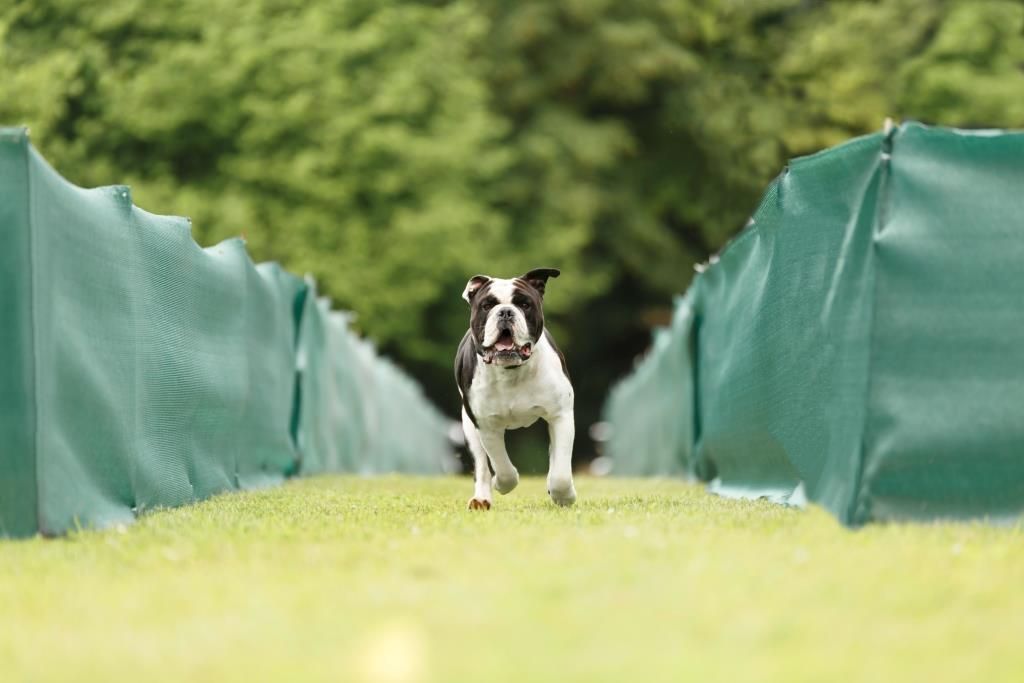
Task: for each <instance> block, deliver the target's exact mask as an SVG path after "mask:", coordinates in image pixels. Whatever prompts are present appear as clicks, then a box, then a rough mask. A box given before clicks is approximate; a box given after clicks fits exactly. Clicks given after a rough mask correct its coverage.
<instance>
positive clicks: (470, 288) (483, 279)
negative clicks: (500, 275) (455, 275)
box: [462, 275, 491, 304]
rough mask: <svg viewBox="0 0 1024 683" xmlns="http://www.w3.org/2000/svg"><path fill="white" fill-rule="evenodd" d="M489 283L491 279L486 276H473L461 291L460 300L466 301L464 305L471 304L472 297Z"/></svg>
mask: <svg viewBox="0 0 1024 683" xmlns="http://www.w3.org/2000/svg"><path fill="white" fill-rule="evenodd" d="M490 281H491V278H489V277H487V276H486V275H474V276H473V277H471V278H469V282H467V283H466V288H465V289H464V290H462V298H463V299H465V300H466V303H468V304H471V303H473V297H474V296H476V293H477V292H479V291H480V288H481V287H483V286H484V285H486V284H487V283H488V282H490Z"/></svg>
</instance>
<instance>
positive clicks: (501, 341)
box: [480, 324, 533, 365]
mask: <svg viewBox="0 0 1024 683" xmlns="http://www.w3.org/2000/svg"><path fill="white" fill-rule="evenodd" d="M532 354H533V344H531V343H530V342H527V343H526V344H523V345H521V346H520V345H519V344H516V340H515V335H513V334H512V327H511V325H508V324H504V325H500V326H499V332H498V338H497V339H496V340H495V341H494V344H492V345H491V346H486V347H484V348H483V350H482V351H481V354H480V355H481V356H482V358H483V361H484V362H485V363H494V364H496V365H519V364H521V363H525V362H526V361H527V360H528V359H529V358H530V356H531V355H532Z"/></svg>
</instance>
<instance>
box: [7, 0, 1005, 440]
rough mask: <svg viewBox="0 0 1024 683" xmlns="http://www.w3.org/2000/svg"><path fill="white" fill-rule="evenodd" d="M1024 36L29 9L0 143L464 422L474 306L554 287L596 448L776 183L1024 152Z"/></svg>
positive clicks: (457, 11)
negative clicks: (1005, 130)
mask: <svg viewBox="0 0 1024 683" xmlns="http://www.w3.org/2000/svg"><path fill="white" fill-rule="evenodd" d="M1022 27H1024V7H1022V6H1021V5H1020V4H1019V3H1017V2H1012V1H1004V2H1000V1H994V0H992V1H990V0H986V1H960V0H942V1H931V0H892V1H890V2H885V3H878V2H866V1H865V2H820V1H819V2H814V1H812V2H808V1H806V0H758V1H755V2H735V1H734V0H717V1H715V0H690V1H687V2H676V1H670V0H634V1H632V2H613V1H611V0H565V1H564V2H558V3H553V2H550V1H549V0H522V1H521V2H515V3H510V2H506V1H504V0H447V1H437V2H415V1H412V0H390V1H379V2H378V1H376V0H374V1H370V0H350V1H348V2H343V3H332V2H327V1H326V0H321V1H317V2H310V3H306V4H304V5H301V6H295V5H294V4H293V3H288V2H283V1H274V0H262V1H260V2H247V3H238V2H229V1H227V0H202V1H200V0H183V1H182V2H178V3H145V2H142V1H141V0H114V1H112V2H107V3H81V2H78V1H77V0H32V1H25V0H22V1H20V2H18V1H16V2H13V3H12V4H10V5H8V6H7V8H6V9H4V10H0V69H2V70H3V74H4V78H3V79H0V121H2V122H3V123H5V124H16V123H25V124H28V125H30V126H31V128H32V132H33V139H34V141H35V144H36V145H37V146H38V147H39V148H40V149H41V151H42V152H43V153H44V154H45V155H46V156H47V158H48V159H49V160H50V161H51V162H53V163H54V164H55V166H56V167H57V168H58V169H59V170H60V171H61V172H62V173H64V174H65V175H67V176H68V177H69V178H70V179H71V180H73V181H75V182H77V183H79V184H84V185H94V184H110V183H116V182H128V183H130V184H131V185H132V186H133V194H134V197H135V199H136V201H137V202H138V203H139V204H140V205H142V206H143V207H145V208H146V209H149V210H153V211H159V212H165V213H183V214H187V215H190V216H191V217H192V218H193V219H194V224H195V225H196V230H197V235H196V236H197V239H198V240H199V241H200V242H202V243H210V242H212V241H215V240H218V239H221V238H224V237H227V236H232V235H237V234H245V235H246V236H247V238H248V241H249V244H250V248H251V250H252V251H253V253H254V255H255V257H256V258H258V259H277V260H280V261H282V262H283V263H284V264H285V265H286V266H287V267H288V268H290V269H292V270H296V271H300V272H301V271H309V272H312V273H313V274H314V275H315V276H316V277H317V278H318V279H319V281H320V283H321V286H322V288H323V289H324V291H326V292H327V293H328V294H330V295H331V296H333V297H334V298H335V300H336V302H337V304H338V305H340V306H344V307H348V308H351V309H353V310H355V311H356V312H357V313H358V315H359V318H358V323H357V324H359V325H360V326H361V327H362V328H363V329H364V331H365V332H367V333H368V334H369V335H371V336H372V337H374V338H375V339H377V340H378V341H379V342H380V343H382V344H383V345H384V346H385V350H387V351H389V352H391V353H394V354H396V355H397V356H398V357H399V359H400V361H402V362H404V363H406V364H407V365H411V366H412V367H413V369H414V370H415V371H416V372H417V374H418V375H419V376H420V377H421V378H422V379H423V380H425V382H426V384H427V388H428V390H429V391H430V393H431V394H432V395H433V396H434V397H435V398H437V399H440V400H441V401H442V402H443V404H444V405H445V407H447V408H449V409H454V408H455V406H456V405H457V403H456V402H455V400H454V388H453V386H452V383H451V380H450V372H449V369H448V368H449V362H450V358H451V354H452V351H453V349H454V345H455V344H456V343H457V341H458V339H459V337H460V336H461V331H462V329H463V328H464V326H465V323H466V311H465V308H464V304H463V303H462V302H461V301H460V300H459V292H460V291H461V289H462V285H463V283H464V282H465V279H466V278H467V277H468V276H470V275H472V274H474V273H477V272H493V273H496V274H505V275H511V274H515V273H517V272H520V271H523V270H525V269H527V268H531V267H536V266H548V265H551V266H557V267H560V268H561V269H562V270H563V272H564V274H565V275H564V276H563V278H561V279H560V280H558V281H557V283H556V284H555V286H553V287H552V288H551V295H550V297H549V302H548V306H549V310H550V311H551V318H552V320H553V323H554V325H553V326H554V328H555V331H556V333H558V334H559V336H560V340H561V341H562V343H563V346H565V347H567V351H568V354H569V360H570V365H571V369H572V370H573V371H574V374H575V376H576V379H577V383H578V384H580V386H581V391H580V392H579V396H580V398H579V399H578V400H579V402H580V412H581V420H580V421H581V424H582V425H583V426H585V425H586V423H588V422H589V421H590V420H592V419H594V418H595V417H596V411H597V409H598V406H599V405H600V402H601V399H602V397H603V394H604V390H605V389H606V388H607V385H608V383H609V381H610V380H611V379H612V378H613V377H615V376H617V375H619V374H622V373H623V372H624V371H625V370H626V369H627V368H628V366H629V364H630V363H631V361H632V358H633V356H634V355H635V354H636V353H637V352H638V351H639V350H640V349H642V348H643V346H644V345H645V344H646V341H647V335H648V327H649V325H650V323H651V322H653V321H659V320H664V313H665V311H667V308H668V307H667V304H668V300H669V297H670V295H671V294H673V293H677V292H680V291H681V290H682V289H683V288H684V287H685V286H686V284H687V283H688V281H689V279H690V274H691V273H692V265H693V263H695V262H697V261H699V260H702V259H704V258H705V257H706V256H707V255H708V254H709V253H710V252H712V251H714V250H716V249H717V248H719V247H720V246H721V245H722V244H723V243H724V242H725V241H726V240H727V239H728V238H729V236H731V235H732V234H733V233H734V232H735V231H736V230H737V229H738V228H739V227H740V226H742V225H743V223H744V222H745V220H746V217H747V214H748V212H749V211H750V210H751V209H752V208H753V207H754V206H755V204H756V202H757V198H758V196H759V195H760V192H761V191H762V189H763V188H764V186H765V185H766V184H767V183H768V182H769V181H770V179H771V178H772V177H773V176H774V175H775V174H777V173H778V172H779V171H780V170H781V168H782V167H783V165H784V164H785V161H786V159H787V158H790V157H793V156H797V155H801V154H806V153H810V152H814V151H817V150H818V149H820V148H822V147H825V146H829V145H832V144H835V143H838V142H840V141H842V140H845V139H847V138H849V137H850V136H854V135H858V134H862V133H865V132H868V131H871V130H875V129H877V128H878V127H879V126H880V125H881V123H882V120H883V119H884V117H886V116H894V117H896V118H914V119H919V120H923V121H926V122H930V123H938V124H946V125H961V126H1004V127H1020V126H1024V98H1021V97H1020V93H1021V92H1024V71H1022V70H1021V69H1020V64H1021V63H1022V62H1024V41H1022V40H1021V32H1022Z"/></svg>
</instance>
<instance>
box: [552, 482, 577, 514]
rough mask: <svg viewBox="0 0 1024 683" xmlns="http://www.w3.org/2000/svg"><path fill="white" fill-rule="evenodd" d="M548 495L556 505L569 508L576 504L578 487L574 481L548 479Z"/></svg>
mask: <svg viewBox="0 0 1024 683" xmlns="http://www.w3.org/2000/svg"><path fill="white" fill-rule="evenodd" d="M548 495H549V496H551V501H552V502H553V503H554V504H555V505H560V506H562V507H568V506H570V505H572V504H573V503H575V502H576V487H575V486H573V485H572V479H548Z"/></svg>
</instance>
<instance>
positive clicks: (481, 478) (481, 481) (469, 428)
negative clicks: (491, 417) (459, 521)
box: [462, 410, 491, 510]
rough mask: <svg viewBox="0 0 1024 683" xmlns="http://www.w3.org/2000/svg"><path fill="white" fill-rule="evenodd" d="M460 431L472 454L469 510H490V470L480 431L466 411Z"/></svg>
mask: <svg viewBox="0 0 1024 683" xmlns="http://www.w3.org/2000/svg"><path fill="white" fill-rule="evenodd" d="M462 431H463V432H465V434H466V443H467V444H468V445H469V452H470V453H472V454H473V497H472V498H470V499H469V505H468V507H469V509H470V510H490V509H491V468H489V467H488V466H487V452H486V451H485V450H484V446H483V443H481V441H480V430H478V429H477V428H476V425H474V424H473V422H472V420H470V419H469V415H467V414H466V411H465V410H463V411H462Z"/></svg>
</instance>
